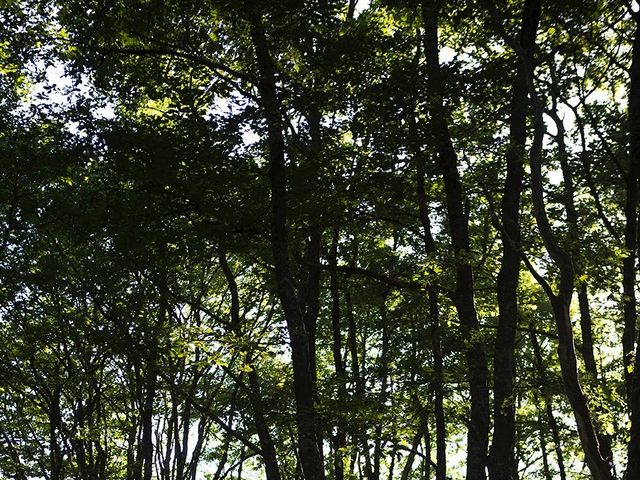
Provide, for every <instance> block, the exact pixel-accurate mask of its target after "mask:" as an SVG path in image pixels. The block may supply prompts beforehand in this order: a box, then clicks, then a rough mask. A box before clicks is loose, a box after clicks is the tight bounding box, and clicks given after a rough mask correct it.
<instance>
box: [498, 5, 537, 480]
mask: <svg viewBox="0 0 640 480" xmlns="http://www.w3.org/2000/svg"><path fill="white" fill-rule="evenodd" d="M539 20H540V2H539V0H527V1H525V4H524V8H523V11H522V25H521V30H520V39H519V44H520V46H521V48H522V49H523V50H524V51H525V52H527V55H532V54H533V49H534V48H535V41H536V32H537V29H538V23H539ZM527 112H528V108H527V80H526V72H525V71H524V67H523V66H522V65H521V64H520V63H519V64H518V69H517V72H516V75H515V78H514V80H513V85H512V91H511V116H510V120H509V148H508V150H507V156H506V157H507V176H506V179H505V184H504V194H503V197H502V215H501V220H502V232H501V239H502V260H501V262H500V271H499V273H498V281H497V293H498V310H499V315H498V330H497V333H496V344H495V351H494V361H493V383H494V399H493V416H494V430H493V442H492V444H491V449H490V454H489V477H490V478H491V480H511V479H513V478H514V473H515V472H517V465H516V460H515V440H516V426H515V404H514V401H513V380H514V376H515V363H514V359H513V352H514V348H515V341H516V329H517V325H518V281H519V276H520V252H519V249H520V197H521V194H522V188H523V178H524V166H523V160H524V156H525V145H526V141H527Z"/></svg>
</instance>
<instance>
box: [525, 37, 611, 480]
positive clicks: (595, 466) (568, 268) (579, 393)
mask: <svg viewBox="0 0 640 480" xmlns="http://www.w3.org/2000/svg"><path fill="white" fill-rule="evenodd" d="M516 49H517V52H518V54H519V56H520V60H521V62H522V63H523V65H524V67H525V68H526V71H527V85H528V88H529V95H530V97H531V100H532V103H533V119H534V120H533V121H534V138H533V144H532V147H531V151H530V154H529V160H530V162H531V196H532V201H533V214H534V217H535V220H536V224H537V226H538V231H539V232H540V236H541V237H542V240H543V242H544V245H545V249H546V250H547V253H548V254H549V256H550V257H551V259H552V260H553V263H554V264H555V265H556V267H557V268H558V270H559V273H560V282H559V287H558V293H557V294H556V293H554V291H553V289H552V288H551V286H550V285H549V284H548V283H547V282H546V281H545V280H544V278H543V277H541V276H540V275H536V279H537V280H538V282H540V283H541V286H542V287H543V288H544V290H545V293H546V294H547V295H548V297H549V299H550V301H551V306H552V310H553V317H554V320H555V324H556V329H557V331H558V360H559V363H560V369H561V372H562V381H563V384H564V388H565V392H566V394H567V398H568V400H569V404H570V405H571V409H572V410H573V414H574V417H575V420H576V424H577V427H578V434H579V436H580V441H581V444H582V448H583V450H584V454H585V460H586V462H587V465H588V466H589V470H590V471H591V475H592V477H593V478H594V479H596V480H611V479H612V478H613V476H612V473H611V465H610V463H609V461H608V460H607V459H606V458H604V456H603V455H602V451H601V447H600V443H599V441H598V437H599V435H598V432H597V430H596V427H595V424H594V421H593V417H592V414H591V410H590V408H589V405H588V402H587V398H586V396H585V394H584V392H583V390H582V385H581V384H580V377H579V374H578V362H577V358H576V347H575V342H574V338H573V327H572V323H571V316H570V313H569V307H570V305H571V298H572V296H573V282H574V277H575V273H574V268H573V261H572V259H571V256H570V255H569V254H568V253H567V252H566V251H565V250H564V249H563V248H562V247H561V246H560V245H559V244H558V242H557V239H556V237H555V234H554V233H553V231H552V229H551V225H550V223H549V219H548V217H547V213H546V210H545V203H544V190H543V183H542V142H543V139H544V133H545V127H544V120H543V105H542V101H541V99H540V98H539V97H538V95H537V92H536V90H535V85H534V82H533V79H534V63H533V61H531V59H529V58H527V57H526V56H525V55H524V54H523V52H522V51H521V50H520V49H519V48H517V47H516Z"/></svg>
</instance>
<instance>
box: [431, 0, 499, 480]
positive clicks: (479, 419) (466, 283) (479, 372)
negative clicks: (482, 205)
mask: <svg viewBox="0 0 640 480" xmlns="http://www.w3.org/2000/svg"><path fill="white" fill-rule="evenodd" d="M439 4H440V2H438V1H437V0H425V1H424V2H423V4H422V6H423V11H422V14H423V23H424V28H425V39H424V50H425V58H426V63H427V72H428V75H427V88H428V91H429V99H428V106H429V107H428V108H429V113H430V115H431V124H430V127H431V131H432V134H433V136H434V140H435V142H436V146H437V150H438V161H439V165H440V168H441V170H442V176H443V180H444V187H445V193H446V206H447V216H448V220H449V230H450V235H451V243H452V245H453V250H454V253H455V257H456V290H455V293H454V303H455V307H456V310H457V312H458V316H459V318H460V324H461V327H462V336H463V338H464V341H465V345H467V346H466V347H465V357H466V360H467V367H468V375H469V385H470V394H471V414H470V423H469V430H468V433H467V480H484V479H485V478H486V472H485V468H486V465H487V445H488V441H489V440H488V438H489V390H488V384H487V375H488V374H487V360H486V354H485V349H484V344H483V343H482V341H481V340H480V336H479V333H480V330H479V323H478V318H477V313H476V308H475V300H474V291H473V290H474V287H473V285H474V281H473V269H472V267H471V264H470V258H469V254H470V245H469V225H468V221H467V218H466V216H465V214H464V208H463V205H464V199H463V193H462V183H461V180H460V174H459V173H458V161H457V156H456V153H455V150H454V148H453V143H452V140H451V135H450V133H449V127H448V125H447V120H446V112H445V108H444V100H443V93H444V83H443V79H442V72H441V69H440V63H439V60H438V48H439V47H438V10H439Z"/></svg>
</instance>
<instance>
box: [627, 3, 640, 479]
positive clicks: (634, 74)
mask: <svg viewBox="0 0 640 480" xmlns="http://www.w3.org/2000/svg"><path fill="white" fill-rule="evenodd" d="M633 15H634V17H635V23H636V31H635V38H634V39H633V51H632V60H631V71H630V74H631V86H630V89H629V162H630V166H629V175H628V178H629V185H628V192H627V205H626V211H625V214H626V217H627V231H625V238H627V235H628V234H629V233H631V234H633V244H632V242H631V239H630V238H627V240H628V241H629V245H627V248H628V249H629V252H628V253H629V257H627V258H625V260H624V264H623V273H624V279H623V282H624V283H623V286H624V295H625V309H624V314H625V331H624V334H625V337H627V338H626V342H627V343H626V346H625V347H624V349H625V358H627V355H629V354H630V352H629V351H628V350H629V347H631V351H633V344H632V343H631V341H634V342H636V355H635V361H634V364H633V375H632V376H631V378H630V380H629V381H630V385H629V384H627V388H629V387H630V393H629V401H630V404H629V407H630V408H629V410H630V412H629V416H630V419H631V431H630V432H629V436H630V438H629V447H628V463H627V470H626V472H625V480H632V479H635V478H640V342H637V339H636V336H637V333H636V329H637V325H636V322H637V312H636V301H635V280H636V271H635V265H636V255H637V253H636V249H637V245H636V243H635V242H636V236H637V233H638V232H637V223H634V222H637V215H638V177H639V175H640V14H638V13H634V14H633ZM632 219H633V220H632ZM630 222H631V223H633V225H632V226H631V227H630V226H629V223H630ZM629 247H633V248H629ZM629 337H631V338H629ZM628 362H629V361H628V360H627V361H626V362H625V364H628ZM627 366H628V365H627Z"/></svg>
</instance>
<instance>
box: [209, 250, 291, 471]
mask: <svg viewBox="0 0 640 480" xmlns="http://www.w3.org/2000/svg"><path fill="white" fill-rule="evenodd" d="M219 262H220V267H221V268H222V272H223V273H224V276H225V278H226V280H227V285H228V286H229V291H230V293H231V330H232V332H233V334H234V335H236V337H238V338H241V337H242V335H243V332H242V324H241V318H240V298H239V295H238V285H237V283H236V279H235V276H234V274H233V272H232V271H231V267H230V266H229V262H228V261H227V256H226V254H225V252H224V250H222V249H221V250H220V254H219ZM245 363H246V364H247V366H248V367H249V369H250V370H249V372H248V375H247V376H248V377H249V389H248V391H249V403H250V404H251V408H252V409H253V421H254V425H255V427H256V432H257V434H258V441H259V443H260V450H261V452H262V458H263V460H264V471H265V476H266V478H267V480H280V468H279V466H278V458H277V456H276V449H275V444H274V441H273V437H272V436H271V432H270V431H269V427H268V424H267V420H266V416H265V411H264V405H263V402H262V398H261V394H260V381H259V379H258V373H257V372H256V369H255V366H254V364H253V362H252V361H251V358H250V354H248V353H247V355H246V357H245Z"/></svg>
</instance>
